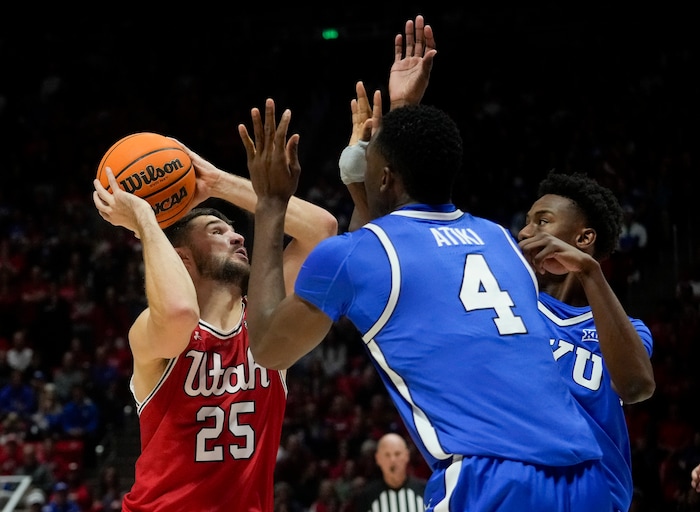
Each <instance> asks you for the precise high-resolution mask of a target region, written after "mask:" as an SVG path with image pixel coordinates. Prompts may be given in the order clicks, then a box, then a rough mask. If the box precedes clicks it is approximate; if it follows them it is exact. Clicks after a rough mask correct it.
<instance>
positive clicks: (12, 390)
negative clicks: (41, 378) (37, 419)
mask: <svg viewBox="0 0 700 512" xmlns="http://www.w3.org/2000/svg"><path fill="white" fill-rule="evenodd" d="M36 407H37V396H36V395H35V394H34V388H32V386H31V385H30V384H29V383H28V382H27V381H26V380H25V378H24V373H23V372H22V371H21V370H12V373H11V374H10V382H8V383H7V384H5V385H4V386H3V387H2V388H0V420H1V421H4V420H5V419H6V418H7V417H8V415H10V414H11V413H15V414H16V415H17V417H18V419H19V420H20V421H21V422H22V423H24V424H25V425H28V424H29V423H30V421H31V415H32V414H34V412H35V411H36Z"/></svg>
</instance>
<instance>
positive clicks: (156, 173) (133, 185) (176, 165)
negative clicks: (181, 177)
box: [119, 158, 184, 195]
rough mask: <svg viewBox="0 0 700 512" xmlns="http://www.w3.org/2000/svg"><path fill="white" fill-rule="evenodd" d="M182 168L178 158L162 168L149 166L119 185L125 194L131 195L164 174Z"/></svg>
mask: <svg viewBox="0 0 700 512" xmlns="http://www.w3.org/2000/svg"><path fill="white" fill-rule="evenodd" d="M183 167H184V165H182V162H180V160H179V159H178V158H176V159H175V160H172V161H170V162H168V163H166V164H165V165H163V167H155V166H153V165H149V166H147V167H146V168H145V169H143V170H142V171H140V172H137V173H134V174H132V175H131V176H129V177H128V178H126V179H124V180H121V181H120V182H119V184H120V185H121V186H122V188H123V189H124V190H125V191H126V192H129V193H131V194H133V193H134V192H136V191H137V190H141V187H143V186H144V185H150V184H151V183H155V182H157V181H158V180H160V179H161V178H162V177H163V176H165V175H166V174H170V173H172V172H174V171H177V170H178V169H182V168H183ZM173 195H176V194H173Z"/></svg>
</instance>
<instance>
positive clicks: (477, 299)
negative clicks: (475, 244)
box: [459, 254, 526, 335]
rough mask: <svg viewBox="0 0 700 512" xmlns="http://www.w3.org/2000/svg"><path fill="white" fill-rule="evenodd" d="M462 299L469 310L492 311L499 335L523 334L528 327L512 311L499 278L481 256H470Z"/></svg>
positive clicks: (468, 257) (463, 281) (507, 294)
mask: <svg viewBox="0 0 700 512" xmlns="http://www.w3.org/2000/svg"><path fill="white" fill-rule="evenodd" d="M459 298H460V299H461V301H462V304H464V308H465V309H466V310H467V311H474V310H477V309H493V310H494V312H495V316H494V319H493V321H494V323H495V324H496V328H497V329H498V332H499V334H501V335H506V334H523V333H525V332H526V331H525V324H524V323H523V321H522V319H521V318H520V317H519V316H516V315H514V314H513V310H512V309H511V308H512V307H513V306H515V304H513V299H512V298H511V296H510V294H509V293H508V292H505V291H503V290H501V287H500V286H499V285H498V281H496V277H495V276H494V275H493V274H492V273H491V269H489V266H488V265H487V264H486V260H485V259H484V257H483V255H481V254H468V255H467V260H466V263H465V265H464V277H463V279H462V288H461V290H460V291H459Z"/></svg>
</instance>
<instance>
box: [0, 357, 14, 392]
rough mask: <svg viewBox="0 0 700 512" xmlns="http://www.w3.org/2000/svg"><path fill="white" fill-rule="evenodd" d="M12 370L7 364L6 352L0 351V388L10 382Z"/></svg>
mask: <svg viewBox="0 0 700 512" xmlns="http://www.w3.org/2000/svg"><path fill="white" fill-rule="evenodd" d="M11 375H12V368H11V367H10V365H9V364H7V351H6V350H0V388H2V387H3V386H5V385H6V384H8V383H9V382H10V376H11Z"/></svg>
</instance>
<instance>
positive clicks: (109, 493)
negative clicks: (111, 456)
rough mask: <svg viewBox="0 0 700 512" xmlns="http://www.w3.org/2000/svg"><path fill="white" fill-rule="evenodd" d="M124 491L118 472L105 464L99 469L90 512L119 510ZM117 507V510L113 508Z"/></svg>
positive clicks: (111, 465) (112, 466)
mask: <svg viewBox="0 0 700 512" xmlns="http://www.w3.org/2000/svg"><path fill="white" fill-rule="evenodd" d="M125 490H126V489H124V487H123V485H122V481H121V478H120V476H119V470H118V469H117V466H115V465H114V464H107V465H106V466H103V467H102V468H101V469H100V473H99V478H98V480H97V483H96V487H95V492H94V494H95V500H94V502H93V505H92V508H91V509H90V510H91V512H109V511H112V510H121V507H122V497H123V495H124V492H125ZM116 505H118V508H115V506H116Z"/></svg>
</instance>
